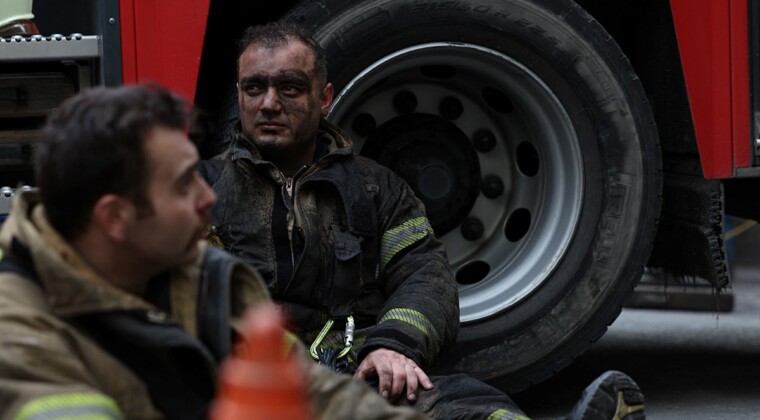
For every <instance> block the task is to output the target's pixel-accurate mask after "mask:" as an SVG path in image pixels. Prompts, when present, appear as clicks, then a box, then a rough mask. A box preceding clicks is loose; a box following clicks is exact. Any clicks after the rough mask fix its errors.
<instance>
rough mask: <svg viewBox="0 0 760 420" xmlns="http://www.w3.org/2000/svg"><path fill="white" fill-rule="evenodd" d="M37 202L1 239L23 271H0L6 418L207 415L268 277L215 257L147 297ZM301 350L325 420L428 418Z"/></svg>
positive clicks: (157, 284)
mask: <svg viewBox="0 0 760 420" xmlns="http://www.w3.org/2000/svg"><path fill="white" fill-rule="evenodd" d="M35 201H36V194H35V193H33V192H25V193H22V194H21V195H20V196H19V197H17V198H16V200H14V203H13V210H12V214H11V217H10V218H9V219H8V220H7V221H6V222H5V224H4V225H3V227H2V230H0V246H2V249H3V252H4V254H5V256H6V258H7V257H9V256H10V259H12V260H13V261H14V262H17V264H15V263H14V264H15V265H12V267H15V269H14V270H12V271H7V270H8V268H9V267H8V264H9V263H8V262H7V261H4V262H3V272H2V273H0V418H18V419H24V418H45V419H56V418H84V417H88V415H90V416H93V417H92V418H101V419H105V418H121V416H123V417H126V418H130V419H160V418H176V419H192V418H206V414H207V413H206V409H207V408H208V404H209V402H210V401H211V399H212V398H213V396H214V392H215V385H216V373H215V370H216V365H217V363H218V362H219V361H220V359H221V358H222V357H223V356H224V355H225V354H226V353H227V352H228V351H229V347H230V345H231V339H232V337H230V335H232V334H231V332H230V329H229V328H228V326H229V325H231V324H232V325H235V319H232V320H230V319H229V317H233V318H235V317H237V316H239V315H241V314H242V312H243V310H244V309H245V308H246V307H248V306H249V305H251V304H255V303H258V302H262V301H267V300H268V294H267V291H266V287H265V286H264V284H263V283H262V282H261V280H260V278H259V277H258V275H257V274H256V273H255V272H254V271H252V270H251V269H250V268H248V267H247V266H246V265H244V264H240V263H239V262H235V260H234V259H233V258H232V257H230V256H229V255H228V254H226V253H223V252H221V251H218V250H213V249H208V250H205V251H204V252H202V253H201V254H202V255H201V258H199V261H198V262H197V263H195V264H189V265H188V266H185V267H179V268H177V269H176V270H174V271H173V272H171V273H167V274H166V276H160V278H156V279H154V280H153V281H152V282H151V285H150V286H149V289H151V291H149V292H148V293H146V295H151V296H152V299H151V298H148V299H146V300H143V299H142V298H140V297H136V296H133V295H130V294H128V293H125V292H123V291H121V290H119V289H116V288H114V287H112V286H111V285H110V284H109V283H107V282H106V281H105V280H104V279H103V278H102V277H100V276H99V275H98V274H97V273H95V272H94V271H93V270H92V269H91V268H90V267H89V266H88V265H87V264H86V263H85V262H84V261H83V260H82V259H81V257H79V256H78V254H77V253H76V251H74V250H73V249H72V248H71V247H70V246H69V245H67V244H66V243H65V242H64V240H63V239H62V238H61V237H60V236H59V235H58V234H57V232H56V231H55V230H54V229H53V228H52V227H50V225H49V224H48V222H47V220H46V218H45V216H44V211H43V210H42V206H41V205H35ZM199 247H201V249H204V248H205V247H204V246H203V243H199ZM200 259H203V260H204V261H203V264H202V265H201V264H199V263H200V262H201V261H200ZM19 268H20V270H19ZM227 270H229V271H227ZM227 280H229V281H227ZM149 301H155V302H160V303H159V304H158V305H157V304H153V303H149ZM162 308H170V309H166V310H165V309H162ZM227 313H229V316H228V315H227ZM299 351H300V353H301V354H300V355H299V356H301V357H300V359H299V360H300V361H301V362H302V363H303V364H304V369H305V370H306V369H308V378H309V379H308V387H309V392H310V395H316V396H315V398H314V399H313V401H314V403H315V410H316V412H317V413H318V414H319V415H320V417H322V418H330V419H333V418H335V419H339V418H378V419H380V418H388V419H391V418H398V417H401V418H416V417H418V416H419V414H417V413H415V412H413V411H411V410H410V409H402V408H399V407H392V406H389V405H388V404H387V403H386V402H385V401H383V400H382V399H381V398H380V397H379V396H377V395H376V394H375V393H374V392H373V391H372V390H371V389H370V388H369V387H366V386H364V385H363V384H361V383H359V382H358V381H354V380H351V379H350V378H349V377H346V376H340V375H337V374H334V373H332V372H330V371H328V370H327V369H324V368H322V367H320V366H317V365H316V364H314V363H311V362H306V356H305V353H304V351H303V349H302V348H300V349H299Z"/></svg>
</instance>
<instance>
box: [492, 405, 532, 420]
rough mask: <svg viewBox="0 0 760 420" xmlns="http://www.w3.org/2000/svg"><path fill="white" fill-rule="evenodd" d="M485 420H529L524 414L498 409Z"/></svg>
mask: <svg viewBox="0 0 760 420" xmlns="http://www.w3.org/2000/svg"><path fill="white" fill-rule="evenodd" d="M486 420H530V418H528V417H526V416H525V415H524V414H518V413H513V412H511V411H509V410H506V409H504V408H500V409H498V410H496V411H494V412H493V413H491V414H490V415H489V416H488V418H487V419H486Z"/></svg>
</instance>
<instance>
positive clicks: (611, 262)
mask: <svg viewBox="0 0 760 420" xmlns="http://www.w3.org/2000/svg"><path fill="white" fill-rule="evenodd" d="M10 3H13V2H10ZM10 3H9V2H5V3H4V6H3V8H4V9H7V10H5V11H3V10H0V13H2V14H4V15H0V25H4V28H5V32H0V36H2V39H0V182H1V183H2V185H7V186H10V187H12V188H15V187H17V186H18V185H32V186H33V185H34V179H33V170H32V169H33V156H34V150H35V142H36V139H37V138H38V136H39V128H40V126H41V124H42V123H43V122H44V118H45V115H47V113H48V112H49V110H50V109H51V108H54V107H55V106H57V104H58V103H60V101H61V100H63V99H64V98H65V97H68V96H70V95H73V94H74V93H76V92H77V91H80V90H83V89H87V88H88V87H91V86H95V85H108V86H113V85H120V84H128V83H138V82H144V81H149V80H152V81H156V82H158V83H160V84H162V85H165V86H167V87H169V88H170V89H172V90H174V91H176V92H178V93H181V94H182V95H184V96H186V97H187V98H189V99H190V100H191V101H192V102H193V103H194V104H195V106H196V107H197V109H198V114H199V116H200V118H199V121H200V122H201V123H199V124H198V127H199V128H198V130H199V132H200V133H202V135H201V136H199V138H202V139H203V140H202V141H200V142H199V147H200V149H201V151H202V155H203V156H205V157H210V156H211V155H213V154H214V153H216V152H218V151H220V148H221V147H222V145H223V144H224V139H225V137H226V136H227V135H229V132H230V131H231V130H233V129H234V124H235V119H236V116H237V109H236V106H237V102H236V101H237V92H236V86H235V81H236V57H237V55H236V40H237V38H238V37H239V36H240V35H241V33H242V32H243V30H244V29H245V28H246V27H247V26H249V25H252V24H258V23H264V22H268V21H274V20H283V21H288V22H292V23H296V24H299V25H302V26H304V27H306V28H307V29H308V30H310V31H311V32H312V33H313V34H314V36H315V37H316V39H317V40H319V41H320V43H321V44H322V45H323V47H324V49H325V51H326V53H327V56H328V62H329V75H330V80H331V81H332V82H333V84H334V85H335V88H336V98H335V102H334V105H333V106H332V108H331V110H330V112H329V116H328V118H329V119H330V120H331V121H333V122H335V123H337V124H338V125H339V126H341V127H342V128H343V129H345V130H346V131H347V132H348V134H349V135H350V136H351V137H352V138H353V140H354V146H355V152H356V153H360V154H363V155H366V156H369V157H371V158H373V159H375V160H377V161H378V162H380V163H382V164H384V165H387V166H389V167H390V168H392V169H393V170H394V171H396V172H397V173H399V174H400V175H401V176H402V177H403V178H404V179H405V180H406V182H408V183H409V184H410V185H411V187H412V188H413V189H414V191H415V192H416V193H417V195H418V197H419V198H420V199H421V200H422V201H423V202H424V203H425V205H426V209H427V213H428V218H429V219H430V221H431V224H432V225H433V227H434V230H435V233H436V235H437V236H438V237H439V238H440V239H441V240H442V241H443V242H444V243H445V245H446V248H447V251H448V256H449V260H450V263H451V267H452V270H453V272H454V273H455V275H456V280H457V282H458V284H459V294H460V310H461V325H462V329H461V333H460V335H459V339H458V342H457V344H456V346H455V348H453V349H451V350H450V351H449V352H448V354H447V355H446V357H445V359H444V360H442V361H441V363H440V366H441V367H440V368H439V369H440V370H441V371H442V372H449V371H463V372H467V373H469V374H472V375H474V376H476V377H479V378H482V379H484V380H487V381H489V382H491V383H494V384H496V385H498V386H501V387H502V388H503V389H506V390H510V391H516V390H519V389H522V388H525V387H527V386H529V385H531V384H534V383H537V382H539V381H541V380H543V379H545V378H547V377H549V376H551V375H552V374H553V373H554V372H556V371H558V370H560V369H562V368H563V367H565V366H567V365H568V364H570V363H571V362H572V361H573V359H574V358H576V357H577V356H579V355H580V354H581V353H583V352H584V351H585V350H586V349H588V348H589V347H590V346H591V344H592V343H593V342H594V341H596V340H597V339H599V337H601V336H602V335H603V334H604V332H605V330H606V328H607V326H608V325H609V324H610V323H612V322H613V321H614V320H615V318H616V317H617V316H618V314H619V313H620V311H621V307H622V306H623V305H624V303H625V302H626V300H627V299H629V297H630V296H631V295H632V293H633V291H634V287H635V286H636V285H637V283H638V282H639V281H640V279H641V278H642V274H643V273H644V272H645V271H646V272H647V273H667V274H668V275H670V276H671V277H673V278H681V279H696V280H695V281H704V282H706V283H708V284H711V285H712V286H713V287H714V288H715V289H716V290H721V289H723V288H725V287H726V286H727V285H728V284H729V270H728V267H727V259H726V247H725V240H724V235H723V230H724V229H723V220H724V215H725V214H732V215H736V216H740V217H744V218H750V219H756V218H757V216H758V210H759V209H760V202H758V199H757V197H758V195H759V194H758V192H760V189H758V188H757V184H758V179H760V178H758V177H759V176H760V137H759V136H758V127H759V126H760V117H759V115H760V114H759V113H758V112H760V107H759V106H758V105H759V103H758V101H759V100H760V99H759V98H760V90H759V88H758V83H759V81H760V74H759V70H758V68H759V67H758V51H759V47H758V43H759V42H760V32H759V31H758V20H759V19H758V17H759V16H760V10H758V9H759V7H760V0H670V1H667V0H638V1H622V0H620V1H618V0H575V1H573V0H404V1H400V0H282V1H278V2H255V1H238V2H228V1H221V0H181V1H180V0H161V1H156V0H69V1H66V2H60V1H56V0H35V1H34V3H33V4H32V3H31V0H22V1H20V2H18V3H20V5H19V6H18V9H19V10H10V9H12V7H11V6H8V7H6V6H5V5H6V4H10ZM24 3H25V4H24ZM22 9H23V10H22ZM7 15H10V16H7ZM3 19H5V20H3ZM35 26H36V30H35ZM83 152H86V151H83ZM86 187H87V186H86V185H83V186H82V188H86ZM12 188H11V189H9V191H11V192H12ZM6 192H7V191H6Z"/></svg>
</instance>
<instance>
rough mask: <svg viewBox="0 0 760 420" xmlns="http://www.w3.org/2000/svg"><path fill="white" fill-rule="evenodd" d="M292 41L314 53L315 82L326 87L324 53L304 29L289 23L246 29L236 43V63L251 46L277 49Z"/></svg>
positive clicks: (274, 23)
mask: <svg viewBox="0 0 760 420" xmlns="http://www.w3.org/2000/svg"><path fill="white" fill-rule="evenodd" d="M293 39H295V40H298V41H301V42H303V43H304V44H306V46H307V47H309V48H310V49H311V50H312V51H313V52H314V69H315V72H316V76H317V80H318V81H319V83H320V84H321V85H322V86H324V85H326V84H327V56H326V54H325V51H324V50H323V49H322V47H321V46H320V45H319V43H318V42H317V41H316V40H315V39H314V38H313V37H312V36H311V35H310V34H309V33H308V32H307V31H306V30H305V29H304V28H302V27H300V26H297V25H294V24H291V23H286V22H270V23H267V24H264V25H256V26H251V27H249V28H248V29H246V30H245V32H244V33H243V36H242V37H241V38H240V40H239V41H238V54H237V58H238V63H239V62H240V56H241V55H243V53H244V52H245V50H246V49H247V48H248V47H249V46H251V45H252V44H260V45H262V46H264V47H265V48H277V47H280V46H282V45H285V44H287V42H288V41H290V40H293Z"/></svg>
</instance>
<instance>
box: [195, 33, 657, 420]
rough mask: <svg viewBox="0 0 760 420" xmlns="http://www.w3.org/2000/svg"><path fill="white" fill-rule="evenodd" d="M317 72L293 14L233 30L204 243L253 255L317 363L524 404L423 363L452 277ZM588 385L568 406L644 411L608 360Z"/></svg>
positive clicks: (509, 410) (390, 388)
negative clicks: (361, 149)
mask: <svg viewBox="0 0 760 420" xmlns="http://www.w3.org/2000/svg"><path fill="white" fill-rule="evenodd" d="M326 72H327V70H326V64H325V57H324V52H323V51H322V50H321V48H320V47H319V45H318V44H317V43H316V41H314V40H313V39H312V38H311V37H309V36H308V35H307V34H305V33H304V32H303V31H302V30H300V29H299V28H297V27H292V26H288V25H285V24H269V25H264V26H256V27H251V28H249V29H248V30H247V31H246V32H245V34H244V36H243V38H242V39H241V41H240V44H239V50H238V77H237V89H238V105H239V110H240V121H239V124H238V125H237V127H236V130H235V132H234V133H233V135H232V138H231V139H230V140H229V147H228V149H227V150H226V151H225V152H223V153H222V154H221V155H219V156H217V157H215V158H214V159H211V160H209V161H205V162H203V164H202V165H203V166H202V168H201V170H202V172H203V173H204V176H205V177H206V178H207V180H208V181H209V183H210V184H211V185H212V186H213V188H214V190H215V191H216V193H217V195H218V196H219V201H218V203H217V204H216V205H215V207H213V208H212V226H211V228H210V231H211V234H212V238H211V241H212V243H215V244H217V245H218V246H221V247H223V248H224V249H226V250H227V251H230V252H231V253H233V254H235V255H237V256H239V257H240V258H242V259H243V260H244V261H246V262H248V263H250V264H252V265H253V266H254V267H256V268H257V269H258V271H259V272H260V273H261V274H262V275H263V277H264V279H265V280H266V282H267V285H268V287H269V290H270V292H271V293H272V296H273V298H274V299H275V300H276V301H278V303H279V304H280V305H281V307H282V308H283V309H284V310H285V311H286V312H287V314H288V315H289V316H290V318H291V319H292V320H293V324H294V325H295V327H296V328H297V333H298V335H299V336H300V337H301V339H302V340H303V341H304V342H305V343H307V345H309V346H310V352H311V354H312V356H313V357H314V358H315V359H318V360H320V362H321V363H323V364H327V365H329V366H331V367H333V368H335V369H337V370H344V371H346V372H349V373H353V374H354V376H355V377H357V378H360V379H367V380H370V381H372V382H373V383H376V384H375V385H376V387H377V388H378V390H379V392H380V393H381V394H382V395H383V396H385V397H387V398H388V399H389V400H391V401H397V400H399V399H400V400H402V401H406V402H407V403H409V404H412V405H414V407H415V408H417V409H418V410H420V411H422V412H424V413H426V414H428V415H430V416H432V417H435V418H445V419H452V418H483V419H485V418H488V419H498V418H510V419H511V418H518V417H519V418H523V417H524V414H523V413H522V412H521V411H520V410H519V408H517V407H516V406H515V404H514V403H513V402H512V401H511V399H510V398H509V397H508V396H507V395H505V394H504V393H502V392H501V391H499V390H496V389H495V388H492V387H490V386H488V385H486V384H484V383H482V382H480V381H477V380H475V379H474V378H471V377H469V376H466V375H452V376H438V377H429V376H428V375H427V374H426V373H425V369H427V368H428V367H429V366H430V365H431V364H432V363H434V362H435V361H436V359H437V358H438V356H439V355H440V354H441V353H442V352H443V351H444V350H445V349H446V348H447V347H449V346H450V345H451V344H452V343H453V342H454V341H455V340H456V336H457V332H458V329H459V310H458V296H457V287H456V283H455V281H454V279H453V276H452V273H451V271H450V269H449V266H448V262H447V258H446V254H445V251H444V248H443V246H442V244H441V243H440V242H438V241H437V240H436V238H435V237H434V235H433V232H432V228H431V226H430V224H429V222H428V220H427V218H426V217H425V211H424V208H423V205H422V204H421V202H420V201H419V200H417V199H416V198H415V196H414V194H413V192H412V191H411V189H410V188H409V187H408V186H407V185H406V184H405V183H404V182H403V181H402V180H401V179H400V178H399V177H398V176H396V175H395V174H393V173H392V172H391V171H390V170H388V169H387V168H384V167H382V166H379V165H378V164H376V163H374V162H372V161H370V160H368V159H366V158H362V157H360V156H355V155H354V154H353V151H352V149H351V142H350V140H349V139H348V137H347V136H346V134H345V133H344V132H343V131H341V130H340V129H339V128H338V127H336V126H334V125H332V124H330V123H329V122H327V121H326V120H324V119H322V117H323V115H324V114H325V113H326V112H327V110H328V108H329V107H330V105H331V103H332V99H333V93H334V92H333V86H332V85H331V84H330V83H328V82H327V74H326ZM592 385H593V386H592V387H591V388H589V389H588V390H587V391H588V392H587V393H586V397H585V398H584V399H583V400H582V401H581V402H580V403H579V404H578V405H577V406H576V409H575V410H574V411H573V415H575V416H578V417H579V418H581V417H582V416H584V415H588V413H589V412H591V411H589V410H591V408H590V407H593V410H597V411H594V413H595V414H598V416H597V417H593V418H612V417H613V416H614V415H615V414H620V413H616V410H617V409H618V407H620V409H621V410H625V409H628V408H629V406H632V407H633V409H632V414H633V417H636V418H641V417H643V396H642V394H641V393H640V392H639V390H638V388H637V386H636V384H635V382H633V380H631V379H630V378H628V377H627V376H626V375H624V374H622V373H620V372H608V373H606V374H604V375H602V376H601V377H600V378H599V379H598V380H597V381H595V383H594V384H592ZM618 390H626V391H628V392H625V393H624V394H623V393H621V394H620V395H621V397H618V392H617V391H618ZM622 395H625V400H624V401H623V400H622V398H623V397H622ZM400 396H403V398H399V397H400ZM618 398H621V400H620V401H618ZM602 401H603V402H602ZM618 402H619V403H620V404H618ZM593 410H592V411H593ZM621 417H622V416H621ZM587 418H588V417H587Z"/></svg>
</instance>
